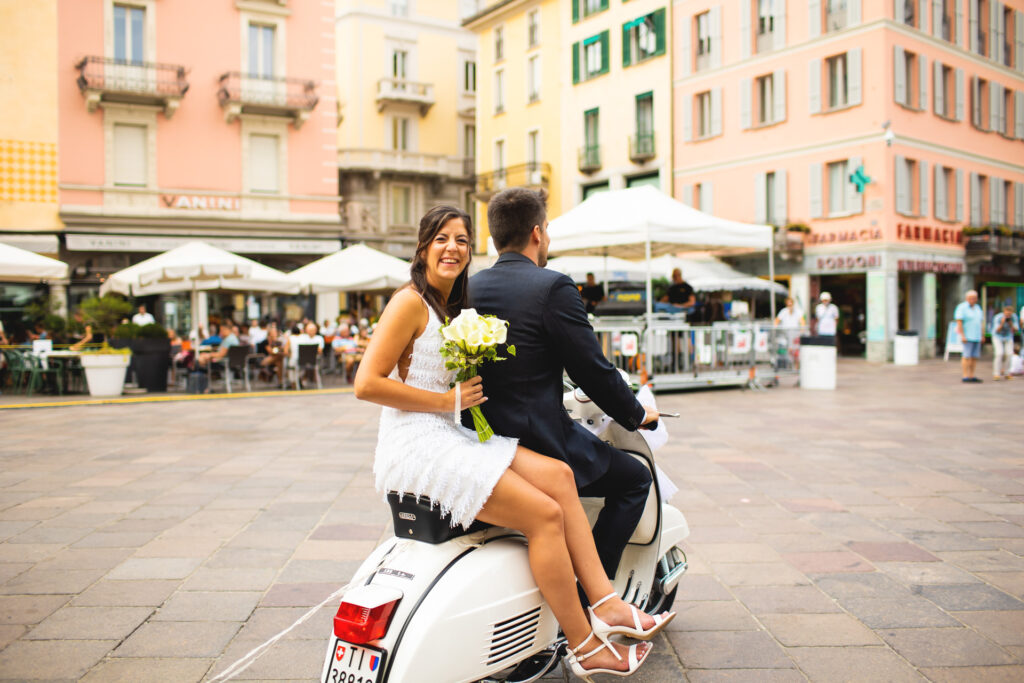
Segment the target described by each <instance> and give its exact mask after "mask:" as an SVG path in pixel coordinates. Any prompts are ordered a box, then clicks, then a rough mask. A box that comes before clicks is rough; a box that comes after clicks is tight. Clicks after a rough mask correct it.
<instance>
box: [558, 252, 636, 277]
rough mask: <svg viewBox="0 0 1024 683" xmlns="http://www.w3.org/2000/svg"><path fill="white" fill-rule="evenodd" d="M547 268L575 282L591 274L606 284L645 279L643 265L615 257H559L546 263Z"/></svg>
mask: <svg viewBox="0 0 1024 683" xmlns="http://www.w3.org/2000/svg"><path fill="white" fill-rule="evenodd" d="M547 267H548V268H550V269H551V270H557V271H558V272H559V273H563V274H564V275H568V276H569V277H571V278H572V279H573V280H575V281H576V282H582V281H583V279H584V278H585V277H586V276H587V273H593V274H594V277H595V278H596V279H597V280H599V281H601V282H606V283H607V282H613V281H616V280H643V279H644V278H645V277H647V266H646V265H645V264H643V263H637V262H635V261H627V260H626V259H622V258H618V257H616V256H559V257H558V258H552V259H551V260H550V261H548V265H547ZM602 276H603V277H602Z"/></svg>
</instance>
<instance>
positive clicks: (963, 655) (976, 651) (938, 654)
mask: <svg viewBox="0 0 1024 683" xmlns="http://www.w3.org/2000/svg"><path fill="white" fill-rule="evenodd" d="M879 635H880V636H881V637H882V638H883V639H884V640H885V641H886V642H887V643H889V645H890V646H891V647H892V649H894V650H896V652H898V653H899V654H900V655H901V656H903V657H905V658H906V659H907V661H909V662H910V663H911V664H913V665H914V666H917V667H928V666H978V665H990V664H1012V663H1014V660H1013V657H1011V656H1010V655H1008V654H1007V653H1006V652H1004V651H1003V650H1001V649H1000V648H999V647H997V646H996V645H993V644H992V643H991V642H989V641H988V640H986V639H985V638H983V637H981V636H980V635H978V634H977V633H975V632H974V631H972V630H970V629H966V628H910V629H885V630H883V631H881V632H880V633H879Z"/></svg>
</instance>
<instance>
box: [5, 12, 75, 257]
mask: <svg viewBox="0 0 1024 683" xmlns="http://www.w3.org/2000/svg"><path fill="white" fill-rule="evenodd" d="M0 26H3V27H4V29H3V35H4V38H3V40H0V65H2V66H0V70H2V73H3V77H2V78H0V98H2V99H0V101H3V102H5V103H6V106H4V107H0V241H3V242H7V243H10V244H13V245H15V246H20V247H23V248H26V249H30V250H33V251H38V252H40V253H46V254H49V255H56V254H57V251H58V243H57V238H56V237H55V236H54V235H53V233H54V232H55V231H57V230H59V229H60V227H61V222H60V219H59V217H58V203H57V161H58V159H57V2H56V0H36V1H34V2H24V1H23V0H0ZM40 232H46V233H49V234H48V235H39V234H37V233H40Z"/></svg>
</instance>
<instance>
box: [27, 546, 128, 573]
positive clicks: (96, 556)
mask: <svg viewBox="0 0 1024 683" xmlns="http://www.w3.org/2000/svg"><path fill="white" fill-rule="evenodd" d="M131 554H132V551H131V549H130V548H66V549H64V550H62V551H60V552H59V553H57V554H55V555H53V557H51V558H49V559H47V560H43V561H42V562H40V563H39V565H38V567H39V569H45V570H66V569H107V570H109V569H111V568H112V567H116V566H117V565H118V564H120V563H121V562H122V561H123V560H124V559H125V558H127V557H128V556H129V555H131Z"/></svg>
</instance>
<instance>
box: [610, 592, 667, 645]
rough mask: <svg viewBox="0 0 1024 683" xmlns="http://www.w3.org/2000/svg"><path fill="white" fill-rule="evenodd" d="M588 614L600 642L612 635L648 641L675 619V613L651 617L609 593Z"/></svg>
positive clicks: (664, 613) (616, 595)
mask: <svg viewBox="0 0 1024 683" xmlns="http://www.w3.org/2000/svg"><path fill="white" fill-rule="evenodd" d="M590 613H591V619H590V623H591V626H593V628H594V630H595V632H596V633H597V636H598V637H599V638H601V639H602V640H606V639H607V638H608V637H609V636H611V635H614V634H621V635H625V636H629V637H631V638H639V639H640V640H650V639H651V638H653V637H654V635H655V634H656V633H658V631H660V630H661V629H662V628H664V627H665V626H666V625H667V624H668V623H669V622H670V621H672V619H673V618H674V617H675V612H662V613H661V614H658V615H656V616H651V615H650V614H647V613H646V612H643V611H641V610H639V609H637V608H636V607H634V606H633V605H630V604H629V603H627V602H625V601H624V600H622V598H620V597H619V596H618V594H617V593H609V594H608V595H606V596H605V597H603V598H601V599H600V600H598V601H597V602H596V603H594V606H593V607H591V608H590Z"/></svg>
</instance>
